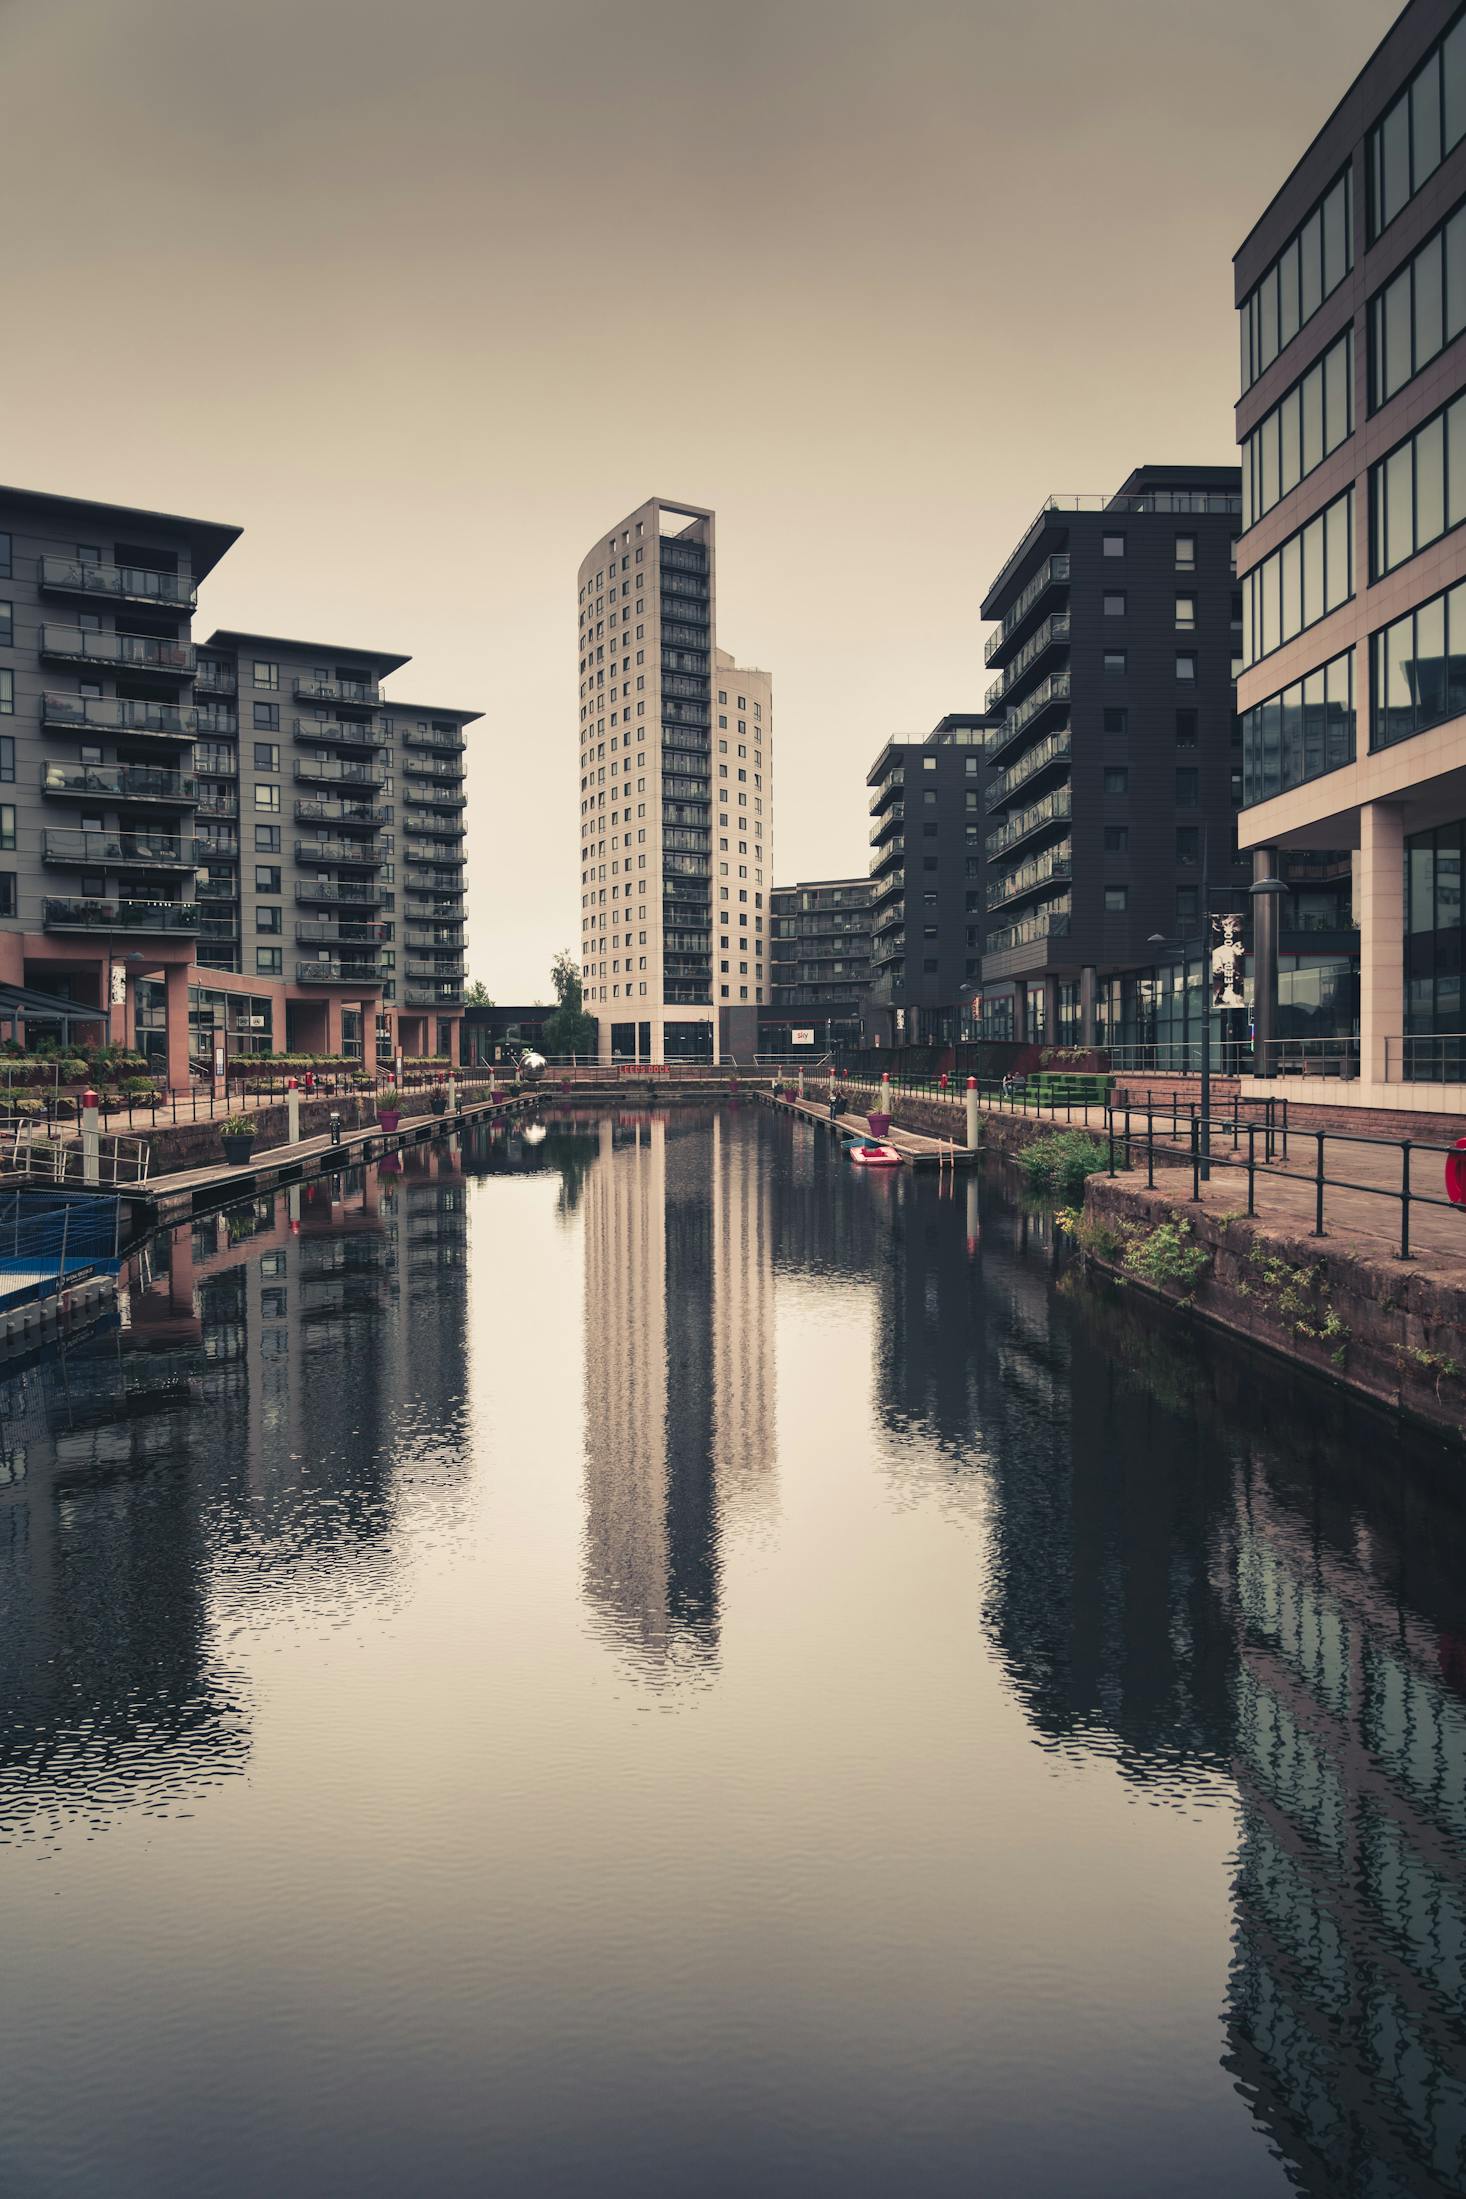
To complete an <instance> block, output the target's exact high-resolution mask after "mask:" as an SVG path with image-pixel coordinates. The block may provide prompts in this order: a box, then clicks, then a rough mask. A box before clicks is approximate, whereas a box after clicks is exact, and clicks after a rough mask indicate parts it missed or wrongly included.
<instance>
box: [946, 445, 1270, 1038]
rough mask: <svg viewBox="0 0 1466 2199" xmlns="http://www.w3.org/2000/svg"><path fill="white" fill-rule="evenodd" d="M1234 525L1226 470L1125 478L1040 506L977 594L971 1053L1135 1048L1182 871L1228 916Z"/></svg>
mask: <svg viewBox="0 0 1466 2199" xmlns="http://www.w3.org/2000/svg"><path fill="white" fill-rule="evenodd" d="M1240 509H1241V494H1240V481H1239V476H1238V473H1237V470H1236V468H1235V467H1229V466H1141V467H1138V468H1137V469H1136V471H1135V472H1134V473H1132V474H1131V475H1130V477H1129V479H1128V480H1127V481H1125V482H1124V483H1123V485H1122V486H1121V488H1120V489H1119V490H1118V491H1117V492H1116V494H1115V495H1113V496H1110V497H1072V496H1070V497H1051V498H1050V499H1049V501H1048V502H1047V503H1046V504H1045V505H1044V507H1043V509H1042V510H1041V511H1040V512H1039V514H1038V516H1037V518H1036V519H1035V520H1034V522H1033V524H1032V525H1031V526H1030V527H1029V529H1028V531H1027V532H1026V534H1025V535H1024V537H1023V539H1022V541H1021V542H1020V543H1019V544H1018V546H1017V547H1016V549H1015V550H1014V551H1013V553H1012V555H1011V557H1009V559H1008V560H1007V562H1006V564H1005V565H1004V566H1003V569H1002V571H1001V572H1000V573H999V574H998V575H997V577H996V579H995V580H994V581H993V583H992V585H991V587H990V588H989V589H988V591H987V594H986V596H985V597H984V599H983V604H982V615H983V617H984V618H988V619H994V620H996V621H997V626H996V628H995V630H994V632H993V633H992V634H990V635H989V637H988V640H987V644H986V648H985V655H986V658H987V662H988V663H989V664H990V665H992V666H994V667H995V668H996V671H997V677H996V679H995V680H994V681H993V684H992V686H991V687H990V688H989V690H988V694H987V707H988V710H989V712H990V713H991V716H992V721H993V729H992V731H991V733H990V734H989V736H988V746H987V759H988V765H989V773H990V776H989V782H988V788H987V816H986V820H985V825H984V831H983V839H982V845H981V849H980V853H981V855H982V856H983V858H984V864H983V869H982V874H981V875H982V886H983V891H982V895H981V905H982V923H983V926H984V931H983V940H982V970H981V991H980V996H979V1000H978V1002H977V1004H976V1006H975V1009H974V1014H973V1017H972V1025H973V1028H974V1029H975V1030H978V1031H980V1032H981V1033H982V1034H983V1035H985V1036H989V1037H1012V1038H1017V1039H1026V1040H1029V1041H1041V1042H1044V1043H1047V1044H1063V1045H1077V1044H1088V1045H1093V1044H1096V1043H1100V1044H1104V1043H1109V1044H1111V1045H1118V1044H1121V1043H1123V1042H1124V1041H1125V1039H1126V1038H1127V1037H1129V1036H1136V1037H1140V1036H1143V1035H1144V1034H1145V1033H1146V1032H1147V1031H1154V1030H1155V1028H1156V1027H1157V1023H1158V1020H1159V1021H1161V1022H1168V1021H1169V1018H1170V1016H1171V1015H1172V1014H1173V1013H1174V1011H1175V1009H1176V1007H1177V1006H1178V1005H1179V1006H1180V1008H1181V1011H1182V1013H1183V1014H1184V1008H1185V1001H1186V994H1187V989H1188V986H1187V974H1186V970H1185V965H1184V961H1183V962H1182V963H1181V964H1180V965H1179V967H1180V970H1181V975H1180V978H1179V981H1178V985H1177V991H1178V993H1179V1001H1178V1000H1177V999H1176V998H1175V997H1173V990H1172V985H1173V981H1172V976H1171V974H1170V971H1169V969H1168V968H1166V969H1163V968H1160V967H1158V965H1160V964H1161V963H1163V962H1164V961H1165V958H1166V954H1167V952H1168V950H1169V946H1170V944H1171V943H1176V942H1184V940H1185V938H1186V936H1187V935H1188V934H1190V933H1192V932H1194V931H1197V930H1198V928H1199V925H1200V921H1201V882H1202V877H1203V873H1204V872H1206V871H1209V876H1210V882H1211V894H1210V900H1211V905H1212V906H1213V907H1216V906H1217V903H1218V897H1219V895H1220V894H1222V893H1226V892H1230V893H1231V896H1232V899H1231V901H1230V902H1229V903H1224V904H1223V905H1224V906H1234V907H1238V908H1241V907H1242V906H1243V905H1244V900H1243V889H1244V887H1245V883H1246V878H1245V870H1244V869H1242V868H1240V867H1239V865H1238V864H1237V862H1236V860H1235V856H1234V837H1235V835H1234V819H1235V814H1236V805H1237V802H1238V801H1239V800H1240V797H1241V784H1240V774H1239V763H1240V758H1239V756H1238V753H1237V750H1236V747H1235V744H1234V710H1233V686H1232V682H1233V679H1234V676H1235V666H1236V658H1237V656H1238V652H1239V647H1240V640H1239V623H1238V622H1239V620H1240V616H1241V609H1240V602H1239V598H1238V591H1237V583H1236V581H1235V580H1234V578H1233V574H1232V544H1233V541H1234V538H1235V536H1236V534H1237V532H1238V529H1239V526H1240V524H1241V520H1240ZM1158 942H1160V943H1161V944H1158ZM1198 967H1199V954H1198ZM1195 981H1196V980H1195V977H1194V975H1193V977H1192V980H1191V982H1192V984H1193V985H1194V983H1195Z"/></svg>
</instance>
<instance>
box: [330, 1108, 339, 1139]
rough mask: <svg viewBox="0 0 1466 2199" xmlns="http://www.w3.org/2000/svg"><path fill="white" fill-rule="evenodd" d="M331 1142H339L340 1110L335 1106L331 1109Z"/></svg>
mask: <svg viewBox="0 0 1466 2199" xmlns="http://www.w3.org/2000/svg"><path fill="white" fill-rule="evenodd" d="M331 1143H332V1144H333V1145H339V1144H340V1143H341V1114H340V1110H339V1109H338V1108H335V1107H333V1108H332V1109H331Z"/></svg>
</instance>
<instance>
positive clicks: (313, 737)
mask: <svg viewBox="0 0 1466 2199" xmlns="http://www.w3.org/2000/svg"><path fill="white" fill-rule="evenodd" d="M291 725H292V728H293V730H294V733H295V738H296V739H297V740H298V741H311V742H313V743H314V744H315V745H316V746H317V747H320V748H373V749H375V748H390V747H391V745H392V736H391V734H390V733H384V732H383V731H382V728H381V727H380V726H379V725H374V724H373V723H372V721H371V719H370V718H292V720H291Z"/></svg>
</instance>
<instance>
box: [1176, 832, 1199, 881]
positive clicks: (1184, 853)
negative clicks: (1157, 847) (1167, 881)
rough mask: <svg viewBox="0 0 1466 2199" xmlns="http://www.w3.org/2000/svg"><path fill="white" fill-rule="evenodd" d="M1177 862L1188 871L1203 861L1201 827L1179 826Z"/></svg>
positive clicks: (1177, 833)
mask: <svg viewBox="0 0 1466 2199" xmlns="http://www.w3.org/2000/svg"><path fill="white" fill-rule="evenodd" d="M1176 861H1177V862H1178V863H1181V864H1183V865H1184V866H1185V867H1186V868H1187V869H1188V870H1189V869H1192V868H1194V867H1195V865H1196V864H1197V863H1199V862H1200V861H1201V827H1200V825H1177V827H1176Z"/></svg>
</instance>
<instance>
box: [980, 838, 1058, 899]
mask: <svg viewBox="0 0 1466 2199" xmlns="http://www.w3.org/2000/svg"><path fill="white" fill-rule="evenodd" d="M1072 857H1073V850H1072V848H1071V846H1070V843H1069V842H1068V841H1067V840H1061V841H1060V842H1059V844H1058V846H1057V847H1052V848H1050V849H1049V850H1048V851H1047V853H1045V854H1043V855H1035V856H1034V857H1033V858H1032V860H1031V861H1030V862H1027V863H1020V864H1019V865H1018V867H1017V868H1016V869H1015V870H1008V871H1004V872H1003V873H1002V875H1001V876H1000V877H998V878H994V879H993V880H992V882H991V884H990V885H989V886H988V889H987V906H988V907H989V908H990V909H1000V908H1002V907H1003V905H1004V904H1005V903H1006V902H1008V901H1019V900H1021V899H1022V898H1023V896H1024V894H1026V893H1036V892H1038V890H1039V889H1040V887H1043V886H1048V885H1052V884H1053V882H1054V880H1055V879H1056V878H1068V877H1069V876H1070V874H1071V873H1072V871H1073V867H1074V865H1073V859H1072Z"/></svg>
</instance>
